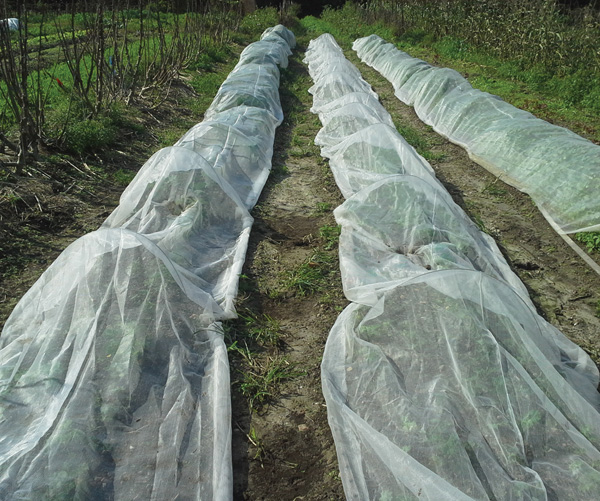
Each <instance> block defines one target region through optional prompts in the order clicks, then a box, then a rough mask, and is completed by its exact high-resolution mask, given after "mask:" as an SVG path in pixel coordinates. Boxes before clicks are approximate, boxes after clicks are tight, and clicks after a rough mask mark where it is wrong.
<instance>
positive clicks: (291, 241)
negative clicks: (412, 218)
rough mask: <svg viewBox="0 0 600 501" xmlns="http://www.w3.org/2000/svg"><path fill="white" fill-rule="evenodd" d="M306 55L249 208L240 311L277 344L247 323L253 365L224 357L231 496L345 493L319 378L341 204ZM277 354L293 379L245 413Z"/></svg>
mask: <svg viewBox="0 0 600 501" xmlns="http://www.w3.org/2000/svg"><path fill="white" fill-rule="evenodd" d="M303 57H304V54H303V52H302V51H301V50H300V49H297V50H296V51H295V53H294V56H293V58H292V59H290V67H289V68H288V70H287V71H284V72H283V75H282V83H281V98H282V106H283V109H284V114H285V116H286V119H285V121H284V123H283V124H282V125H281V127H279V129H278V130H277V135H276V138H275V154H274V158H273V172H272V174H271V177H270V180H269V182H268V183H267V186H266V187H265V189H264V191H263V193H262V196H261V198H260V200H259V203H258V205H257V206H256V208H255V209H254V211H253V216H254V217H255V223H254V226H253V228H252V234H251V237H250V246H249V250H248V256H247V259H246V265H245V268H244V277H243V279H242V284H241V288H242V290H243V291H245V295H244V294H241V299H240V301H239V302H238V305H237V307H238V311H240V313H242V315H249V314H250V315H253V316H254V317H255V318H257V317H258V318H264V315H268V317H269V318H270V319H272V322H271V325H275V326H276V328H277V329H278V331H279V333H278V337H279V341H278V342H277V343H275V345H272V344H271V345H269V343H266V345H265V343H263V344H261V343H260V342H254V341H253V340H251V339H248V338H250V337H252V335H251V333H250V334H249V333H248V330H249V327H250V326H249V325H248V322H246V321H244V320H243V319H241V320H240V321H238V322H235V323H234V324H233V325H232V326H231V329H232V330H233V331H234V332H233V335H234V336H235V339H236V340H237V342H238V344H241V343H247V345H248V346H250V350H251V351H252V352H253V361H252V363H249V362H248V360H247V357H246V358H245V357H243V356H240V355H239V353H237V352H234V353H232V356H231V357H230V362H231V367H232V379H234V380H235V383H234V384H233V387H232V389H233V424H232V428H233V461H234V499H247V500H263V499H272V500H284V499H285V500H292V499H303V500H309V499H311V500H316V499H323V500H325V499H343V497H344V496H343V490H342V486H341V481H340V479H339V475H338V466H337V459H336V455H335V448H334V445H333V438H332V436H331V432H330V430H329V426H328V424H327V412H326V408H325V401H324V398H323V394H322V392H321V382H320V381H321V378H320V375H321V374H320V364H321V358H322V354H323V348H324V345H325V341H326V339H327V335H328V333H329V330H330V329H331V326H332V325H333V323H334V322H335V319H336V318H337V315H338V314H339V312H340V311H341V310H342V309H343V307H344V306H345V305H346V304H347V301H346V300H345V299H344V296H343V293H342V289H341V281H340V276H339V263H338V260H337V248H336V246H335V245H334V242H331V240H328V236H329V233H328V232H327V230H323V228H326V229H327V228H329V229H331V228H332V227H335V221H334V219H333V216H332V209H334V208H335V207H337V206H338V205H339V204H341V203H342V202H343V199H342V197H341V194H340V193H339V190H338V188H337V186H336V185H335V182H334V180H333V176H332V175H331V172H330V171H329V169H328V168H327V166H326V163H325V162H324V161H323V160H322V159H321V157H320V155H319V150H318V148H316V147H315V146H314V144H313V140H314V137H315V135H316V133H317V132H318V130H319V128H320V123H319V121H318V119H317V118H316V117H315V116H314V115H312V114H311V113H310V112H309V108H310V106H311V104H312V98H311V96H310V95H309V94H308V93H307V92H306V91H307V89H308V87H309V86H310V85H311V81H310V78H309V76H308V72H307V69H306V66H305V65H303V64H302V63H301V62H300V61H301V60H302V58H303ZM328 242H330V245H328ZM311 272H314V273H311ZM254 323H257V322H254ZM258 323H260V322H258ZM244 346H245V344H244ZM280 357H284V359H285V361H286V362H287V363H288V364H289V366H288V367H291V368H292V376H291V377H290V378H289V379H285V380H284V381H282V383H281V384H280V385H279V386H278V387H277V388H273V395H272V396H271V397H269V398H268V399H267V401H266V402H265V403H264V405H261V406H256V404H254V405H253V407H255V408H254V409H252V410H249V407H250V405H251V402H250V399H251V398H252V397H251V396H248V395H243V394H242V389H241V388H242V385H243V384H244V377H245V375H246V374H248V373H249V372H252V371H255V372H260V369H256V367H260V368H264V367H265V366H267V365H268V364H270V363H273V362H272V361H273V360H278V359H279V358H280ZM294 373H295V374H296V375H294Z"/></svg>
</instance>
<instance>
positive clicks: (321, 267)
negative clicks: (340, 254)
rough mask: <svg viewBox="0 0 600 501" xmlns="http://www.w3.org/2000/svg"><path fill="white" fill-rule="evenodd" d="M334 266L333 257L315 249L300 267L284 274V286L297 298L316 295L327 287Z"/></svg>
mask: <svg viewBox="0 0 600 501" xmlns="http://www.w3.org/2000/svg"><path fill="white" fill-rule="evenodd" d="M335 264H336V263H335V259H334V256H332V255H331V254H330V253H328V252H325V251H322V250H318V249H317V250H315V251H314V252H313V253H312V254H311V255H310V257H309V258H308V259H306V260H305V261H304V262H303V263H302V264H301V265H300V266H298V267H297V268H296V269H293V270H290V271H288V272H287V273H286V279H285V281H284V286H285V288H286V289H288V290H291V291H293V292H295V293H296V294H298V295H299V296H307V295H311V294H315V293H318V292H320V291H322V290H323V289H325V288H326V287H327V285H329V276H330V275H331V273H332V272H333V270H334V266H335Z"/></svg>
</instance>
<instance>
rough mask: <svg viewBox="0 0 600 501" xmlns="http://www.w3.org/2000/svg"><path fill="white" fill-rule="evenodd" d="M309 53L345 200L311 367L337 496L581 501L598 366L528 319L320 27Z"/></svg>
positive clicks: (597, 430)
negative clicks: (330, 439)
mask: <svg viewBox="0 0 600 501" xmlns="http://www.w3.org/2000/svg"><path fill="white" fill-rule="evenodd" d="M306 62H307V63H308V65H309V72H310V74H311V76H312V77H313V79H314V80H315V85H314V86H313V88H312V90H311V92H314V103H316V105H315V109H314V111H315V113H318V114H319V117H320V119H321V121H322V123H323V129H322V130H321V132H320V133H319V134H321V133H323V134H321V136H320V137H321V138H322V141H320V144H321V146H322V154H323V155H324V156H325V157H327V158H329V161H330V165H331V168H332V170H333V172H334V175H335V177H336V180H339V182H340V187H341V188H342V190H343V193H344V196H345V197H347V200H346V202H344V204H342V205H341V206H340V207H338V208H337V209H336V210H335V212H334V214H335V217H336V220H337V222H338V223H339V224H340V225H341V227H342V233H341V237H340V267H341V272H342V281H343V285H344V291H345V293H346V295H347V297H348V298H349V299H350V300H352V301H354V303H353V304H351V305H350V306H349V307H348V308H347V309H346V310H345V311H344V312H343V313H342V314H341V315H340V317H339V318H338V320H337V321H336V323H335V325H334V326H333V328H332V330H331V332H330V335H329V338H328V341H327V345H326V348H325V353H324V357H323V363H322V381H323V391H324V394H325V398H326V401H327V412H328V416H329V423H330V426H331V429H332V432H333V435H334V439H335V442H336V449H337V453H338V458H339V463H340V471H341V476H342V481H343V484H344V491H345V493H346V497H347V499H352V500H354V499H355V500H363V499H373V500H391V499H415V500H417V499H429V500H432V501H433V500H436V501H438V500H443V499H447V500H456V499H464V500H468V499H489V500H492V499H513V500H525V499H565V500H572V499H581V500H586V499H589V498H590V496H593V495H595V494H594V493H596V492H597V491H598V488H600V419H599V418H600V415H599V412H598V410H599V409H600V396H599V395H598V392H597V390H596V388H597V385H598V379H599V378H598V370H597V368H596V366H595V365H594V363H593V362H592V361H591V360H590V358H589V357H588V356H587V355H586V354H585V353H584V352H583V351H582V350H581V349H580V348H579V347H577V346H576V345H574V344H573V343H572V342H570V341H569V340H568V339H567V338H566V337H565V336H564V335H563V334H562V333H560V332H559V331H558V330H557V329H556V328H555V327H553V326H552V325H550V324H549V323H548V322H546V321H545V320H544V319H542V318H541V317H540V316H539V315H538V314H537V312H536V310H535V307H534V306H533V304H532V303H531V300H530V299H529V297H528V295H527V291H526V289H525V286H524V285H523V284H522V283H521V282H520V281H519V279H518V277H517V276H516V275H515V274H514V273H513V272H512V271H511V270H510V268H509V267H508V265H507V263H506V261H505V260H504V257H503V256H502V254H501V253H500V251H499V249H498V247H497V245H496V244H495V242H494V241H493V240H492V239H491V238H490V237H489V236H487V235H485V234H483V233H482V232H481V231H479V230H478V229H477V227H476V226H475V225H474V224H473V223H472V222H471V221H470V220H469V219H468V218H467V216H466V215H465V214H464V213H463V211H462V210H461V209H460V208H459V207H458V206H457V205H456V204H455V203H454V202H453V201H452V199H451V197H450V196H449V195H448V193H447V192H446V191H445V190H444V188H443V187H442V186H441V185H440V183H439V182H438V181H437V180H436V179H435V177H434V175H433V171H432V169H431V167H430V166H429V165H428V164H427V162H426V161H425V160H424V159H423V158H421V157H420V156H419V155H417V154H416V152H414V150H412V148H411V147H410V146H409V145H408V144H406V143H405V141H404V140H403V139H402V138H401V137H400V136H399V134H398V133H397V132H396V130H395V129H393V128H392V127H390V126H389V123H388V121H389V117H387V116H386V115H385V113H386V112H385V109H383V108H382V107H381V105H380V104H379V103H377V102H376V101H374V100H373V98H374V96H373V93H372V91H371V90H370V89H368V88H367V84H366V82H364V81H363V80H362V79H361V77H360V75H359V74H357V72H356V69H355V68H353V67H351V65H349V64H348V63H347V62H344V56H343V53H342V51H341V49H340V48H339V47H338V46H337V44H336V43H335V41H334V40H333V38H332V37H331V36H330V35H323V36H321V37H319V38H317V39H316V40H313V41H312V42H311V44H310V46H309V50H308V51H307V55H306ZM328 68H336V72H335V73H334V72H328V71H327V69H328ZM342 72H344V73H345V74H342ZM336 78H337V79H338V81H339V84H335V83H334V80H336ZM323 82H325V83H326V85H322V83H323ZM361 92H362V93H364V96H363V97H360V96H359V93H361ZM365 102H370V103H371V106H370V107H369V108H370V109H369V111H367V110H366V109H365V107H364V104H362V103H365ZM376 116H379V117H381V123H379V124H375V123H373V122H374V120H375V117H376ZM332 124H334V125H332ZM338 124H339V125H338ZM333 132H335V134H333ZM334 136H335V141H331V142H330V141H328V138H330V137H331V138H333V137H334ZM317 137H319V136H317ZM361 172H362V173H363V176H361Z"/></svg>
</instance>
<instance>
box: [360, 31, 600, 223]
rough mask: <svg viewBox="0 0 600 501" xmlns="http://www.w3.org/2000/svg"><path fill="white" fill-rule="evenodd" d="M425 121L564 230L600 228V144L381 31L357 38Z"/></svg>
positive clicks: (363, 54) (367, 57) (366, 57)
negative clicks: (401, 46) (411, 51)
mask: <svg viewBox="0 0 600 501" xmlns="http://www.w3.org/2000/svg"><path fill="white" fill-rule="evenodd" d="M353 49H354V50H355V51H356V53H357V54H358V57H359V58H360V59H361V60H362V61H363V62H365V63H366V64H368V65H369V66H372V67H373V68H374V69H376V70H377V71H379V72H380V73H381V74H382V75H383V76H384V77H386V78H387V79H388V80H389V81H390V82H391V83H392V85H393V86H394V89H395V94H396V96H397V97H398V99H400V100H401V101H403V102H404V103H406V104H408V105H411V106H414V108H415V112H416V113H417V115H418V116H419V117H420V118H421V120H423V121H424V122H425V123H427V124H429V125H431V126H432V127H433V129H434V130H435V131H437V132H439V133H440V134H442V135H443V136H445V137H447V138H448V139H449V140H450V141H452V142H454V143H457V144H459V145H461V146H463V147H464V148H465V149H466V150H467V152H468V153H469V155H470V156H471V158H472V159H473V160H475V161H476V162H478V163H479V164H481V165H482V166H483V167H485V168H486V169H488V170H490V171H491V172H492V173H494V174H495V175H497V176H499V177H500V178H501V179H502V180H503V181H505V182H507V183H509V184H511V185H513V186H515V187H516V188H518V189H519V190H521V191H524V192H526V193H528V194H529V195H530V196H531V197H532V198H533V200H534V201H535V203H536V204H537V205H538V206H539V207H540V209H541V210H542V213H543V214H544V216H546V217H547V218H548V220H549V221H551V222H552V223H553V224H554V225H556V226H557V227H558V228H559V230H560V231H562V232H564V233H574V232H579V231H597V230H600V199H599V197H598V193H597V189H596V188H597V187H598V186H599V185H600V146H597V145H595V144H594V143H592V142H591V141H588V140H587V139H584V138H582V137H580V136H578V135H577V134H575V133H573V132H571V131H569V130H568V129H564V128H562V127H559V126H556V125H552V124H550V123H548V122H546V121H544V120H541V119H539V118H536V117H535V116H533V115H532V114H531V113H529V112H526V111H523V110H520V109H518V108H515V107H514V106H512V105H510V104H508V103H506V102H504V101H503V100H501V99H500V98H499V97H497V96H494V95H491V94H488V93H486V92H482V91H480V90H477V89H473V87H471V85H470V84H469V82H468V81H467V80H466V79H464V78H463V77H462V76H461V75H460V74H459V73H458V72H456V71H454V70H451V69H448V68H436V67H434V66H430V65H429V64H427V63H425V62H424V61H421V60H419V59H415V58H413V57H410V56H409V55H408V54H405V53H404V52H402V51H400V50H398V49H396V47H394V46H393V45H392V44H388V43H385V41H384V40H382V39H381V38H380V37H378V36H377V35H371V36H369V37H365V38H360V39H358V40H356V41H355V42H354V44H353Z"/></svg>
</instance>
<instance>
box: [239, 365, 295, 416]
mask: <svg viewBox="0 0 600 501" xmlns="http://www.w3.org/2000/svg"><path fill="white" fill-rule="evenodd" d="M305 374H306V373H305V372H303V371H299V370H296V368H295V367H294V365H293V364H290V362H288V360H287V359H286V358H285V357H282V356H275V357H270V356H269V357H267V358H266V359H264V360H262V361H260V362H259V361H258V360H257V359H253V360H251V361H250V367H249V369H248V370H245V371H243V372H242V374H241V375H242V379H241V381H240V390H241V392H242V395H244V396H245V397H246V398H247V399H248V402H249V405H250V408H251V409H252V410H260V409H261V408H262V407H263V406H264V405H265V404H267V403H268V402H269V401H270V400H271V399H272V398H273V397H274V396H275V395H276V394H277V392H278V389H279V387H280V386H281V384H282V383H284V382H285V381H289V380H291V379H295V378H297V377H300V376H303V375H305Z"/></svg>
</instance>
